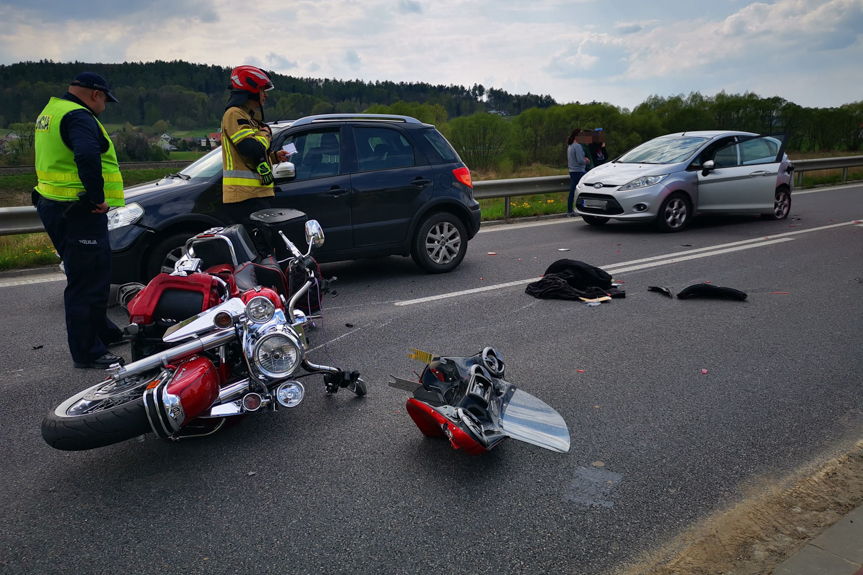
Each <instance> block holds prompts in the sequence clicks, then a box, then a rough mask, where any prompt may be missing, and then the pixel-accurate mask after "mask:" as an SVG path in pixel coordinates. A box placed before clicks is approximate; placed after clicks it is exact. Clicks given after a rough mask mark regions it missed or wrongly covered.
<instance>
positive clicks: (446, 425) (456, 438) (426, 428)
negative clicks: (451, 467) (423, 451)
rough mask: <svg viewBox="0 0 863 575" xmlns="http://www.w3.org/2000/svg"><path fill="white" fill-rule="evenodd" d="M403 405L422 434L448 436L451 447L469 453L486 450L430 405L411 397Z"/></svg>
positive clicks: (476, 453)
mask: <svg viewBox="0 0 863 575" xmlns="http://www.w3.org/2000/svg"><path fill="white" fill-rule="evenodd" d="M405 407H407V410H408V414H409V415H410V416H411V419H413V420H414V423H416V425H417V427H419V429H420V431H422V433H423V435H426V436H428V437H442V436H446V437H448V438H449V442H450V445H452V447H453V449H461V450H463V451H464V452H465V453H469V454H471V455H479V454H480V453H485V452H486V451H488V450H487V449H486V448H485V447H484V446H483V445H482V444H481V443H479V442H478V441H477V440H476V439H474V438H473V437H472V436H471V435H470V434H469V433H468V432H466V431H465V430H463V429H462V428H461V427H459V426H458V425H456V424H455V423H453V422H452V421H450V420H449V418H447V417H446V416H445V415H444V414H442V413H441V412H439V411H438V410H436V409H435V408H434V407H432V406H431V405H429V404H427V403H425V402H422V401H419V400H417V399H414V398H413V397H411V398H410V399H408V401H407V404H406V405H405Z"/></svg>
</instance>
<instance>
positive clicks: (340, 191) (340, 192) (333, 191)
mask: <svg viewBox="0 0 863 575" xmlns="http://www.w3.org/2000/svg"><path fill="white" fill-rule="evenodd" d="M347 193H348V190H347V189H346V188H343V187H341V186H333V187H332V188H330V189H329V191H328V192H327V194H326V195H328V196H330V197H331V198H338V197H341V196H344V195H345V194H347Z"/></svg>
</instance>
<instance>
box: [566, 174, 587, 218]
mask: <svg viewBox="0 0 863 575" xmlns="http://www.w3.org/2000/svg"><path fill="white" fill-rule="evenodd" d="M583 175H584V172H570V173H569V197H568V198H566V212H567V213H569V214H571V213H572V203H573V201H574V200H575V186H577V185H578V182H579V181H580V180H581V176H583Z"/></svg>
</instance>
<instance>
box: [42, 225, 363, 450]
mask: <svg viewBox="0 0 863 575" xmlns="http://www.w3.org/2000/svg"><path fill="white" fill-rule="evenodd" d="M298 219H302V220H303V221H304V224H303V229H304V232H305V238H306V242H307V244H308V250H307V251H306V253H301V252H300V251H299V250H298V249H297V247H296V245H295V244H294V243H293V242H292V241H291V240H290V239H288V237H287V236H286V235H285V231H286V230H288V232H289V233H290V232H291V231H294V232H295V231H296V230H295V229H293V230H291V229H290V228H292V227H293V228H296V224H297V220H298ZM252 223H253V225H252V232H253V235H254V236H255V239H257V240H258V244H259V245H260V244H264V245H266V246H272V245H276V244H275V242H274V240H275V239H277V238H278V239H280V241H281V244H280V245H281V247H282V251H283V253H284V255H286V257H285V258H279V257H278V256H277V255H272V256H266V257H261V256H259V255H258V253H257V249H256V248H255V243H256V242H255V241H254V240H253V239H252V237H251V236H250V235H249V233H248V231H247V230H246V229H245V228H244V227H242V226H230V227H227V228H214V229H212V230H208V231H207V232H204V233H203V234H198V235H196V236H194V237H192V238H190V239H189V240H188V242H187V243H186V247H185V253H184V255H183V256H182V257H181V258H180V259H179V260H178V261H177V262H176V264H175V268H174V272H173V273H172V274H160V275H158V276H156V277H155V278H154V279H153V280H152V281H151V282H150V283H149V284H148V285H147V286H146V287H143V289H141V290H140V291H139V292H138V293H137V294H136V295H134V297H132V298H131V299H130V300H129V301H128V304H127V309H128V311H129V315H130V321H131V323H130V325H129V326H128V327H127V328H126V331H127V333H128V334H130V336H131V338H132V355H133V359H134V361H132V362H131V363H129V364H127V365H125V366H121V365H115V366H112V368H111V369H110V370H109V376H108V377H107V378H106V379H105V380H104V381H101V382H100V383H97V384H96V385H94V386H92V387H90V388H88V389H85V390H84V391H81V392H79V393H76V394H75V395H73V396H72V397H70V398H69V399H67V400H65V401H64V402H62V403H61V404H60V405H58V406H57V407H56V408H54V409H53V410H51V411H50V412H49V413H48V415H47V416H46V417H45V419H44V421H43V422H42V436H43V438H44V439H45V441H46V442H47V443H48V444H49V445H51V446H52V447H55V448H57V449H63V450H82V449H92V448H96V447H102V446H105V445H110V444H113V443H117V442H120V441H124V440H127V439H130V438H132V437H136V436H138V435H142V434H144V433H147V432H150V431H152V432H154V433H156V435H158V436H159V437H162V438H166V439H181V438H185V437H193V436H204V435H209V434H212V433H215V432H216V431H218V430H219V429H221V427H222V426H223V425H224V424H225V422H226V421H227V420H228V419H229V418H232V417H236V416H240V415H244V414H247V413H253V412H257V411H261V410H263V409H265V408H269V409H272V410H277V409H279V408H294V407H296V406H298V405H299V404H300V403H301V402H302V400H303V398H304V397H305V387H304V385H303V384H302V383H301V382H300V379H301V378H304V377H308V376H311V375H315V374H322V375H323V379H324V383H325V389H326V391H327V393H336V392H338V390H339V389H341V388H347V389H348V390H350V391H352V392H353V393H355V394H356V395H360V396H362V395H365V394H366V384H365V382H364V381H363V380H362V378H361V377H360V374H359V373H358V372H356V371H350V372H347V371H343V370H342V369H339V368H336V367H330V366H325V365H317V364H315V363H312V362H311V361H310V360H309V359H308V358H307V357H306V351H307V350H308V338H307V332H308V330H309V329H310V327H311V326H312V325H313V324H312V318H313V317H314V316H312V315H309V313H308V312H312V311H318V310H319V304H320V291H321V278H320V272H319V270H318V266H317V263H316V262H315V260H314V258H313V257H312V256H311V252H312V249H313V248H314V247H319V246H321V245H322V244H323V241H324V233H323V230H322V229H321V227H320V225H319V224H318V222H317V221H316V220H308V221H305V216H304V214H302V213H300V212H296V211H294V210H263V211H261V212H256V213H255V214H253V215H252ZM275 251H276V252H277V253H278V252H279V250H275ZM299 279H302V283H299ZM127 295H128V294H127ZM301 304H302V305H301ZM301 307H303V308H305V310H306V311H303V309H300V308H301Z"/></svg>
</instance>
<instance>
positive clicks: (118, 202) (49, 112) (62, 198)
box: [34, 98, 126, 207]
mask: <svg viewBox="0 0 863 575" xmlns="http://www.w3.org/2000/svg"><path fill="white" fill-rule="evenodd" d="M74 110H87V112H88V113H91V114H92V112H90V110H88V109H87V108H86V107H84V106H81V105H80V104H76V103H75V102H72V101H69V100H64V99H63V98H51V99H50V100H49V101H48V104H47V105H46V106H45V108H44V109H43V110H42V113H41V114H39V117H38V118H37V119H36V132H35V139H34V145H35V148H36V178H37V180H38V183H37V184H36V191H38V192H39V194H41V195H42V196H44V197H46V198H48V199H50V200H56V201H58V202H70V201H76V200H77V199H78V194H79V193H81V192H82V191H84V190H85V188H84V183H83V182H82V181H81V178H80V176H79V175H78V166H77V164H75V154H74V152H73V151H72V150H71V149H70V148H69V146H67V145H66V143H65V142H64V141H63V137H62V136H61V135H60V122H61V121H62V120H63V117H64V116H65V115H66V114H68V113H69V112H72V111H74ZM93 119H94V120H96V124H97V125H98V126H99V129H100V130H101V131H102V135H103V136H104V137H105V140H106V141H107V142H108V149H107V150H106V151H105V152H103V153H102V154H101V160H102V179H103V180H104V186H103V191H104V194H105V203H107V204H108V205H109V206H112V207H116V206H122V205H125V203H126V202H125V200H124V198H123V177H122V175H120V164H119V163H118V162H117V151H116V150H115V149H114V142H112V141H111V138H110V136H108V132H107V131H106V130H105V127H104V126H102V123H101V122H99V120H98V118H96V116H93Z"/></svg>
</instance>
